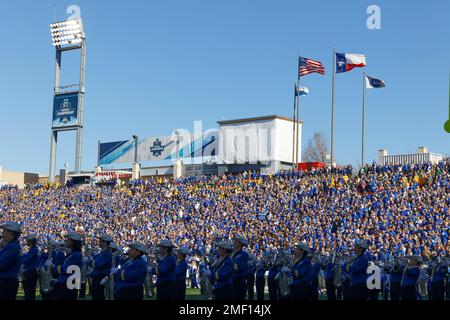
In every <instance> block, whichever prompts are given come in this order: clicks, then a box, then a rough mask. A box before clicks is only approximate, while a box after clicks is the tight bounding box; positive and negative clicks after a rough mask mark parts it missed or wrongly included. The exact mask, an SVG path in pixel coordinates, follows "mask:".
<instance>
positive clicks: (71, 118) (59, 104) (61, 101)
mask: <svg viewBox="0 0 450 320" xmlns="http://www.w3.org/2000/svg"><path fill="white" fill-rule="evenodd" d="M76 125H78V93H65V94H59V95H56V96H55V97H54V99H53V119H52V126H53V128H65V127H71V126H76Z"/></svg>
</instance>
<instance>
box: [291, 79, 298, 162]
mask: <svg viewBox="0 0 450 320" xmlns="http://www.w3.org/2000/svg"><path fill="white" fill-rule="evenodd" d="M297 94H298V89H297V88H296V87H295V82H294V116H293V119H294V121H293V122H292V170H295V165H294V163H295V156H294V155H295V109H296V107H295V99H296V98H297Z"/></svg>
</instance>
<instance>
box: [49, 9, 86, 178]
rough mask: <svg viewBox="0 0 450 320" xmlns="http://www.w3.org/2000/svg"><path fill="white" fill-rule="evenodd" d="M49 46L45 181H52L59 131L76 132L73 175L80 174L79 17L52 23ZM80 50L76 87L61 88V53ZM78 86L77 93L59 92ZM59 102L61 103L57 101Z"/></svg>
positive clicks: (81, 32) (82, 41)
mask: <svg viewBox="0 0 450 320" xmlns="http://www.w3.org/2000/svg"><path fill="white" fill-rule="evenodd" d="M50 31H51V35H52V44H53V46H54V47H55V50H56V58H55V80H54V81H55V83H54V97H53V116H52V128H51V142H50V166H49V167H50V168H49V171H50V172H49V179H50V181H51V182H55V167H56V147H57V142H58V133H59V132H60V131H76V132H77V138H76V148H75V173H77V174H79V173H80V172H81V160H82V149H83V114H84V94H85V77H86V35H85V33H84V30H83V22H82V20H81V19H80V18H77V19H70V20H66V21H61V22H56V23H52V24H51V25H50ZM72 50H80V80H79V83H78V84H72V85H66V86H61V58H62V53H63V52H67V51H72ZM73 87H75V88H76V87H78V90H72V91H64V92H62V90H63V89H68V88H73ZM61 101H63V103H62V102H61Z"/></svg>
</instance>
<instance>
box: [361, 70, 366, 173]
mask: <svg viewBox="0 0 450 320" xmlns="http://www.w3.org/2000/svg"><path fill="white" fill-rule="evenodd" d="M365 80H366V73H365V72H363V101H362V129H361V166H362V167H364V123H365V118H364V113H365V109H366V84H365Z"/></svg>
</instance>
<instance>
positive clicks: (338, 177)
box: [0, 162, 450, 259]
mask: <svg viewBox="0 0 450 320" xmlns="http://www.w3.org/2000/svg"><path fill="white" fill-rule="evenodd" d="M449 189H450V164H449V163H448V162H446V163H444V162H440V163H439V164H437V165H431V164H421V165H403V166H400V165H393V166H390V165H387V166H376V165H375V164H374V165H372V166H366V167H365V168H364V169H363V170H361V171H360V172H358V173H356V174H353V172H352V168H351V166H348V167H341V168H339V169H333V172H331V171H330V169H320V170H316V171H312V172H301V171H300V172H292V171H286V172H279V173H277V174H274V175H260V174H259V173H256V172H248V173H243V174H240V175H224V176H221V177H218V176H210V177H197V178H195V177H186V178H182V179H179V180H175V181H173V180H171V179H167V178H158V177H155V178H154V179H148V180H137V181H131V182H130V184H129V185H127V186H124V187H122V188H98V187H88V188H69V187H63V186H56V185H55V186H52V185H30V186H27V187H26V188H25V189H23V190H20V189H17V188H14V187H12V186H5V187H3V188H2V189H1V191H0V222H1V223H3V222H4V221H18V222H20V224H21V226H22V233H23V234H29V233H35V234H37V235H38V237H39V238H40V239H55V240H58V239H63V237H64V235H65V234H66V233H67V232H69V231H77V232H78V233H80V234H82V236H83V238H84V241H85V243H86V244H88V245H95V244H96V242H95V241H94V240H95V239H96V238H97V237H98V236H99V235H101V234H104V233H106V234H110V235H113V237H114V241H115V242H116V243H118V244H121V245H126V244H127V243H130V242H133V241H139V242H142V243H145V244H147V245H151V244H153V245H154V244H156V243H157V242H159V241H160V240H161V239H171V240H172V241H174V243H175V244H176V245H177V246H186V247H188V248H189V250H190V252H189V256H191V257H192V256H194V255H197V254H198V255H203V254H205V253H206V251H207V250H208V248H209V247H210V246H211V245H212V244H213V243H214V242H215V241H216V240H218V239H226V238H233V237H234V236H235V235H236V234H239V235H242V236H244V237H246V238H247V239H248V241H249V245H248V247H247V250H248V251H249V252H250V253H252V254H254V255H255V256H261V255H264V254H266V253H267V252H268V251H270V250H271V249H278V248H289V247H292V246H293V244H294V243H297V242H306V243H307V244H308V245H309V246H310V247H311V248H313V250H314V251H315V252H316V253H320V254H326V255H332V254H334V253H339V254H350V253H351V251H352V248H353V243H354V241H355V239H356V240H357V239H365V240H368V241H369V244H370V247H369V250H368V252H369V253H370V254H371V255H372V257H373V258H374V259H387V258H388V257H389V256H404V255H406V256H408V255H421V256H423V257H424V258H431V257H432V256H447V255H448V253H449V250H450V247H449V241H448V238H449V223H450V219H449V212H448V211H449V207H450V197H449Z"/></svg>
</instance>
